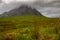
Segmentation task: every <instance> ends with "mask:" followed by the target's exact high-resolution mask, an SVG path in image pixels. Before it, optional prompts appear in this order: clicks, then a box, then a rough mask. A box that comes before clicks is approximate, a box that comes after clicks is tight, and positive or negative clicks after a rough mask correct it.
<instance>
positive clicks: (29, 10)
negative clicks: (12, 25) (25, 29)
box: [1, 5, 42, 16]
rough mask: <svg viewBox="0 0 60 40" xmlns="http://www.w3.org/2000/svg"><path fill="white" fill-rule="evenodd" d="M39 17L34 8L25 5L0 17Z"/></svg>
mask: <svg viewBox="0 0 60 40" xmlns="http://www.w3.org/2000/svg"><path fill="white" fill-rule="evenodd" d="M30 14H31V15H40V16H42V15H41V13H40V12H38V11H37V10H36V9H35V8H31V7H29V6H26V5H22V6H20V7H19V8H15V9H13V10H11V11H9V12H5V13H3V14H2V15H1V16H16V15H30Z"/></svg>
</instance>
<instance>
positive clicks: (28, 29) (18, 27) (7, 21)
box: [0, 15, 60, 40]
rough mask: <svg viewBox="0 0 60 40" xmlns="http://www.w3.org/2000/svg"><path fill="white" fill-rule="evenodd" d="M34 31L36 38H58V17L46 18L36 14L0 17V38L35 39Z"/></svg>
mask: <svg viewBox="0 0 60 40" xmlns="http://www.w3.org/2000/svg"><path fill="white" fill-rule="evenodd" d="M34 32H36V33H37V32H38V33H39V34H37V35H38V37H39V38H38V40H59V38H60V36H59V35H60V18H46V17H44V16H38V15H25V16H11V17H2V18H0V40H5V39H6V38H9V37H8V36H9V35H10V34H11V35H12V36H14V38H15V39H14V40H35V39H34V38H33V35H34V34H35V33H34Z"/></svg>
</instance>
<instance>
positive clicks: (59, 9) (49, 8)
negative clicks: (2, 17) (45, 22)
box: [0, 0, 60, 17]
mask: <svg viewBox="0 0 60 40" xmlns="http://www.w3.org/2000/svg"><path fill="white" fill-rule="evenodd" d="M49 1H50V2H49ZM1 3H2V1H1ZM22 4H26V5H29V6H32V7H34V8H36V9H37V10H38V11H39V12H41V13H42V14H43V15H44V16H47V17H59V16H60V0H48V1H47V2H46V1H45V0H36V1H35V2H30V3H29V2H27V3H21V2H12V3H10V4H5V3H4V4H3V5H2V7H0V13H3V12H5V11H9V10H11V9H14V8H16V7H19V6H20V5H22Z"/></svg>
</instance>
